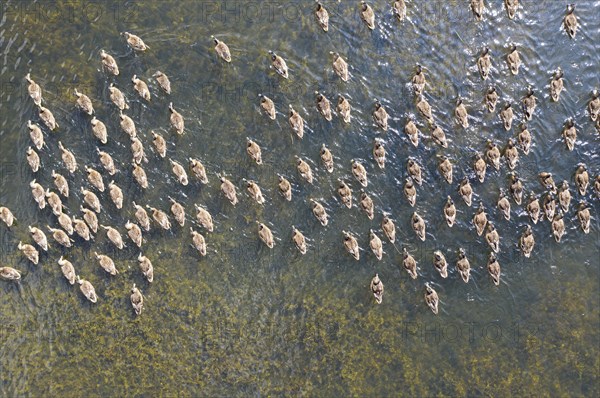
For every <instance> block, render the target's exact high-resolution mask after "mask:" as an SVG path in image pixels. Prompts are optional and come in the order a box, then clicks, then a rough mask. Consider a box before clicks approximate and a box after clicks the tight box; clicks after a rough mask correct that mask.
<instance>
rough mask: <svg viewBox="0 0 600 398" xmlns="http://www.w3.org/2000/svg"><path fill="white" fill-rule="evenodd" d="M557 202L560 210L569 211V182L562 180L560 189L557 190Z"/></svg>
mask: <svg viewBox="0 0 600 398" xmlns="http://www.w3.org/2000/svg"><path fill="white" fill-rule="evenodd" d="M558 203H559V204H560V207H561V209H562V211H564V212H565V213H566V212H567V211H569V205H570V204H571V191H570V190H569V183H568V182H567V180H564V181H563V183H562V185H561V187H560V189H559V190H558Z"/></svg>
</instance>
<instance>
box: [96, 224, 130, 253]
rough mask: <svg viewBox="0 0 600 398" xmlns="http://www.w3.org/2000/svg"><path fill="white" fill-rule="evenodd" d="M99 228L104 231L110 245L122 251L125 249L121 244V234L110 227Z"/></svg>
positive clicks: (122, 243) (102, 226) (123, 244)
mask: <svg viewBox="0 0 600 398" xmlns="http://www.w3.org/2000/svg"><path fill="white" fill-rule="evenodd" d="M100 227H101V228H102V229H105V230H106V236H107V237H108V239H109V240H110V241H111V242H112V244H113V245H115V247H116V248H117V249H119V250H123V248H124V247H125V243H124V242H123V237H121V233H120V232H119V231H117V230H116V229H115V228H113V227H110V226H106V225H100Z"/></svg>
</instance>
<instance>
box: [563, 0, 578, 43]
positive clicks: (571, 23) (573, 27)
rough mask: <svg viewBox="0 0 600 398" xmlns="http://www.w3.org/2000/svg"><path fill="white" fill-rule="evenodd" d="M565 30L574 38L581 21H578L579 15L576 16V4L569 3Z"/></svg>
mask: <svg viewBox="0 0 600 398" xmlns="http://www.w3.org/2000/svg"><path fill="white" fill-rule="evenodd" d="M564 24H565V30H566V31H567V33H568V34H569V36H570V37H571V39H573V38H574V37H575V34H576V33H577V27H578V25H579V23H578V22H577V17H576V16H575V4H571V5H570V6H569V5H567V15H565V21H564Z"/></svg>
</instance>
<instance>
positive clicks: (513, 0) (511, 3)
mask: <svg viewBox="0 0 600 398" xmlns="http://www.w3.org/2000/svg"><path fill="white" fill-rule="evenodd" d="M504 6H505V7H506V12H507V13H508V18H510V19H515V14H516V13H517V9H518V8H519V0H504Z"/></svg>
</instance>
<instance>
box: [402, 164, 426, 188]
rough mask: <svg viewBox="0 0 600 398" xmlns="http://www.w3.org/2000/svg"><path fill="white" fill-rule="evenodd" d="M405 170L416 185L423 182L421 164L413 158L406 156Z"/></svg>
mask: <svg viewBox="0 0 600 398" xmlns="http://www.w3.org/2000/svg"><path fill="white" fill-rule="evenodd" d="M406 170H407V171H408V175H410V176H411V178H412V179H413V180H414V181H415V182H416V183H417V184H418V185H421V184H422V183H423V178H422V176H421V166H420V165H419V164H418V163H417V162H416V161H415V160H414V159H411V158H408V161H407V162H406Z"/></svg>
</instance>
